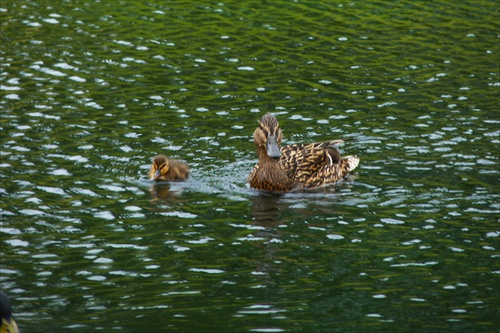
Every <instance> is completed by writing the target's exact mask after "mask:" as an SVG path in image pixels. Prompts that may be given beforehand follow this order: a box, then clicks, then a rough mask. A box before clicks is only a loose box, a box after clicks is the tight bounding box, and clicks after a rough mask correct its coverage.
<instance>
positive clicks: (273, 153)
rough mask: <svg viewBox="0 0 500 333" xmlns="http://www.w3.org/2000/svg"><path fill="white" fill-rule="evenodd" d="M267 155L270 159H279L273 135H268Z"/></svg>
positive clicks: (279, 151)
mask: <svg viewBox="0 0 500 333" xmlns="http://www.w3.org/2000/svg"><path fill="white" fill-rule="evenodd" d="M266 150H267V155H268V156H269V157H272V158H280V157H281V150H280V146H279V145H278V141H277V140H276V136H275V135H269V136H268V137H267V143H266Z"/></svg>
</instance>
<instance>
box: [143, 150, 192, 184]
mask: <svg viewBox="0 0 500 333" xmlns="http://www.w3.org/2000/svg"><path fill="white" fill-rule="evenodd" d="M188 176H189V168H188V166H187V165H186V164H184V163H182V162H179V161H176V160H173V159H169V158H168V157H167V156H165V155H158V156H156V157H155V158H153V164H152V165H151V168H150V169H149V172H148V177H149V178H150V179H151V180H155V181H181V180H186V179H187V178H188Z"/></svg>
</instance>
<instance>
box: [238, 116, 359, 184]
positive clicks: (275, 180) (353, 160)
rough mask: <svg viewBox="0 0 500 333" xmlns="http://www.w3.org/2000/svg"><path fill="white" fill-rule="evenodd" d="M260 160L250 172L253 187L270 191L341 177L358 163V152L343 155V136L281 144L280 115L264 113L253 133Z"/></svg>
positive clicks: (326, 181) (327, 181) (333, 181)
mask: <svg viewBox="0 0 500 333" xmlns="http://www.w3.org/2000/svg"><path fill="white" fill-rule="evenodd" d="M253 139H254V142H255V146H256V148H257V153H258V156H259V162H258V163H257V164H256V165H255V167H254V168H253V170H252V172H251V173H250V175H249V176H248V179H247V183H249V184H250V187H252V188H255V189H259V190H265V191H269V192H288V191H292V190H295V189H301V188H305V189H308V188H315V187H318V186H321V185H325V184H330V183H335V182H337V181H339V180H341V179H342V178H343V177H344V176H346V175H347V173H349V172H350V171H352V170H353V169H355V168H356V167H357V166H358V164H359V157H357V156H356V155H350V156H342V157H341V156H340V152H339V150H338V145H339V144H341V143H343V142H344V141H343V140H330V141H325V142H315V143H309V144H294V145H287V146H285V147H280V143H281V140H282V139H283V133H282V131H281V129H280V126H279V123H278V119H276V117H275V116H273V115H271V114H265V115H263V116H262V117H261V119H260V121H259V126H258V127H257V128H256V129H255V132H254V133H253Z"/></svg>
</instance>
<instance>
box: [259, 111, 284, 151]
mask: <svg viewBox="0 0 500 333" xmlns="http://www.w3.org/2000/svg"><path fill="white" fill-rule="evenodd" d="M282 139H283V133H282V132H281V129H280V124H279V123H278V119H276V117H275V116H273V115H271V114H265V115H263V116H262V117H261V118H260V121H259V126H257V128H256V129H255V132H254V133H253V140H254V142H255V145H256V146H257V150H258V151H259V154H261V151H262V152H263V151H264V150H265V152H266V153H267V156H269V157H272V158H275V159H278V158H280V156H281V150H280V147H279V145H280V143H281V140H282Z"/></svg>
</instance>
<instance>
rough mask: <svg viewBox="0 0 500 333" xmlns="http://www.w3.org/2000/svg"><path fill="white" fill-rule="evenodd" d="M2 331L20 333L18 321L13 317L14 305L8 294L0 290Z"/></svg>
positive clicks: (0, 326) (0, 323)
mask: <svg viewBox="0 0 500 333" xmlns="http://www.w3.org/2000/svg"><path fill="white" fill-rule="evenodd" d="M0 317H1V318H0V320H1V322H0V332H2V333H3V332H9V333H19V329H18V328H17V324H16V321H15V320H14V318H12V307H11V305H10V300H9V297H7V295H5V294H4V293H3V292H1V291H0Z"/></svg>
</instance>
